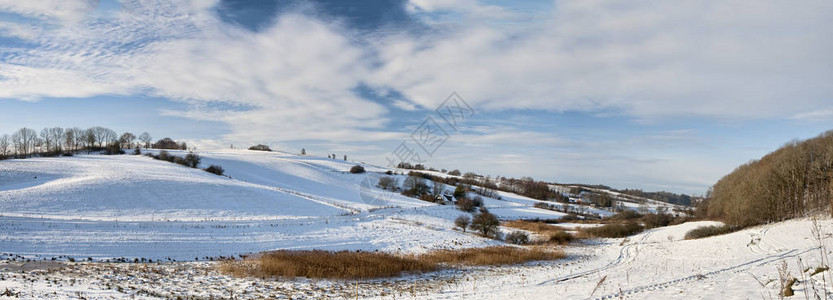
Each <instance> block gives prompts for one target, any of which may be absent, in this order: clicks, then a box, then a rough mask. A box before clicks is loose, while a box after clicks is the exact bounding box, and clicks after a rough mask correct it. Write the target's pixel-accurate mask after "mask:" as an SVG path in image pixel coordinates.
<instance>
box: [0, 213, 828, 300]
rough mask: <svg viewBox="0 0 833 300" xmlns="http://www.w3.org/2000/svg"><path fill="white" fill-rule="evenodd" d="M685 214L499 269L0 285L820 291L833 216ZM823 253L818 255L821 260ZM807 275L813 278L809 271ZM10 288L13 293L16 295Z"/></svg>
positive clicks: (25, 276)
mask: <svg viewBox="0 0 833 300" xmlns="http://www.w3.org/2000/svg"><path fill="white" fill-rule="evenodd" d="M711 224H715V222H691V223H685V224H681V225H676V226H670V227H665V228H658V229H653V230H649V231H646V232H643V233H641V234H638V235H636V236H633V237H630V238H627V239H604V240H589V241H586V242H584V243H578V244H573V245H570V246H567V247H565V250H566V251H567V252H568V253H569V254H570V255H569V257H568V258H567V259H563V260H559V261H552V262H538V263H529V264H526V265H521V266H508V267H473V268H461V269H450V270H446V271H440V272H435V273H429V274H422V275H409V276H405V277H401V278H394V279H379V280H363V281H358V282H356V281H329V280H306V279H295V280H291V279H255V278H233V277H228V276H225V275H222V274H220V273H218V272H217V270H216V267H217V263H216V262H188V263H161V264H160V263H151V264H145V263H128V264H125V263H115V264H114V263H65V262H60V263H53V262H30V263H28V264H27V263H23V262H19V261H8V260H7V261H3V262H0V292H3V291H4V290H5V289H8V290H9V291H10V292H12V293H14V294H16V295H18V296H21V297H24V298H46V297H51V298H72V299H82V298H83V299H113V298H124V297H136V298H140V299H158V298H176V297H178V296H180V297H183V298H187V297H196V298H209V297H211V298H214V299H222V298H231V297H235V298H236V299H261V298H283V299H290V298H291V299H318V298H337V299H353V298H371V299H403V298H405V299H461V298H462V299H551V298H557V299H777V298H778V294H777V293H778V290H779V278H778V271H777V266H778V265H779V264H782V263H786V264H787V266H788V270H789V271H790V273H791V275H792V276H794V277H796V278H797V279H798V282H797V283H796V284H795V286H794V287H793V288H794V290H795V292H796V294H795V296H792V297H791V298H793V299H805V293H806V294H807V296H808V298H810V299H816V295H818V296H819V298H822V299H824V298H829V296H828V297H825V296H824V292H825V289H826V290H833V286H831V282H833V280H831V273H830V271H825V272H821V273H818V274H815V275H812V273H813V272H814V270H815V269H816V267H819V266H822V265H826V262H827V257H826V256H828V255H830V254H831V253H830V249H833V248H831V246H833V243H831V241H830V237H831V235H830V233H831V232H833V221H831V220H830V219H823V220H821V221H820V222H819V224H820V228H821V232H822V233H823V234H822V244H823V245H824V251H820V248H819V247H818V245H819V244H818V241H817V240H816V239H815V238H814V237H813V234H812V233H811V229H810V228H811V227H812V226H813V225H812V224H813V222H812V221H811V220H808V219H803V220H793V221H787V222H782V223H778V224H771V225H766V226H760V227H755V228H750V229H746V230H743V231H739V232H735V233H732V234H728V235H724V236H718V237H711V238H705V239H700V240H681V238H682V236H683V235H684V234H685V232H687V231H689V230H690V229H693V228H696V227H699V226H705V225H711ZM822 257H824V258H823V259H824V262H825V263H822ZM811 275H812V276H811ZM17 293H19V294H17Z"/></svg>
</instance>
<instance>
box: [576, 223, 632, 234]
mask: <svg viewBox="0 0 833 300" xmlns="http://www.w3.org/2000/svg"><path fill="white" fill-rule="evenodd" d="M642 229H643V228H642V225H639V224H638V223H636V222H633V221H628V222H625V223H611V224H606V225H604V226H601V227H591V228H582V229H580V231H579V232H580V234H581V235H582V236H588V237H600V238H623V237H628V236H631V235H634V234H637V233H639V232H641V231H642Z"/></svg>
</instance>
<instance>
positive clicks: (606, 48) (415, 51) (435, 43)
mask: <svg viewBox="0 0 833 300" xmlns="http://www.w3.org/2000/svg"><path fill="white" fill-rule="evenodd" d="M422 2H426V3H424V4H421V5H422V6H421V7H426V9H441V8H443V7H441V6H438V4H436V5H435V3H433V2H431V1H416V3H422ZM831 15H833V5H832V4H831V3H830V2H828V1H813V2H812V3H806V2H805V3H803V4H802V5H793V4H790V3H785V2H772V1H722V2H719V3H714V2H712V3H709V4H705V3H703V2H701V1H674V2H664V1H647V2H628V3H625V4H623V3H612V2H608V1H567V2H559V3H558V6H557V9H556V11H555V12H554V14H553V15H552V17H551V19H550V20H549V22H547V23H546V24H543V25H541V24H533V25H530V27H527V28H526V29H524V30H517V29H516V28H515V27H509V28H504V27H500V26H493V25H488V24H482V23H474V22H473V23H472V24H470V26H461V27H459V28H458V29H457V30H454V31H450V32H449V31H448V30H438V31H437V32H438V33H436V34H433V35H430V36H428V37H421V38H420V39H417V40H415V39H414V38H412V37H403V36H394V37H391V38H389V39H384V40H380V41H378V45H377V47H378V48H379V52H380V55H381V57H382V60H383V61H385V62H387V63H386V65H385V66H384V67H382V68H381V69H380V70H379V71H378V72H376V73H374V77H373V79H372V82H373V83H374V84H375V85H377V86H384V87H393V88H394V89H396V90H399V91H400V92H401V93H402V94H403V95H405V96H406V97H407V98H409V99H411V100H413V101H414V102H415V103H417V104H420V105H422V106H424V107H433V106H436V105H437V104H438V102H439V101H441V100H442V99H443V95H444V94H447V93H448V92H449V91H457V92H459V93H460V94H462V95H466V97H467V99H469V100H471V102H473V105H475V106H477V107H480V108H485V109H494V110H501V109H511V108H529V109H548V110H582V111H586V110H597V109H600V108H608V109H617V110H621V111H623V112H624V113H625V114H627V115H630V116H635V117H638V118H666V117H677V116H699V117H710V118H744V119H754V118H773V117H776V118H777V117H781V116H782V114H783V113H797V112H800V111H807V110H810V109H814V108H818V107H825V106H829V105H830V98H829V96H830V95H831V94H833V85H831V84H829V82H831V81H833V60H831V58H830V56H829V55H828V52H829V49H830V48H831V46H833V38H831V37H832V36H833V27H831V26H829V19H830V17H831Z"/></svg>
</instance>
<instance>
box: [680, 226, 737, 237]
mask: <svg viewBox="0 0 833 300" xmlns="http://www.w3.org/2000/svg"><path fill="white" fill-rule="evenodd" d="M737 230H738V228H737V227H734V226H728V225H722V226H703V227H698V228H695V229H692V230H691V231H689V232H687V233H686V234H685V239H687V240H693V239H699V238H704V237H709V236H715V235H721V234H727V233H732V232H735V231H737Z"/></svg>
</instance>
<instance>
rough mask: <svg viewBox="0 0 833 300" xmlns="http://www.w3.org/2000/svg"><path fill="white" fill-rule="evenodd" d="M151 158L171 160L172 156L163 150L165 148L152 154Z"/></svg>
mask: <svg viewBox="0 0 833 300" xmlns="http://www.w3.org/2000/svg"><path fill="white" fill-rule="evenodd" d="M153 158H155V159H158V160H167V161H170V162H173V156H171V155H170V154H168V151H165V150H162V151H159V155H157V156H153Z"/></svg>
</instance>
